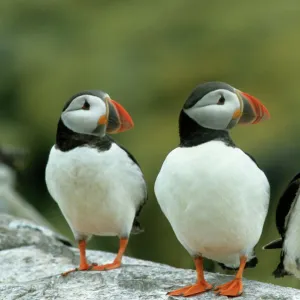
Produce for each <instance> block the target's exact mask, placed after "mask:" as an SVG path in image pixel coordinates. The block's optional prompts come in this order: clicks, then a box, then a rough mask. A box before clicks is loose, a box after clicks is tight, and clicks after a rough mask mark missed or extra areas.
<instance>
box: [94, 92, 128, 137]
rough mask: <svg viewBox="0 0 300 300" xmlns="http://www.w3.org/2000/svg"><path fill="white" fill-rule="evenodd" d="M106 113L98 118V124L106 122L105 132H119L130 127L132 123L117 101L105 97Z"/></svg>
mask: <svg viewBox="0 0 300 300" xmlns="http://www.w3.org/2000/svg"><path fill="white" fill-rule="evenodd" d="M105 103H106V115H103V116H101V117H100V118H99V120H98V124H99V125H104V124H106V132H107V133H110V134H111V133H119V132H123V131H126V130H129V129H132V128H133V126H134V124H133V121H132V118H131V117H130V115H129V113H128V112H127V111H126V109H125V108H124V107H123V106H122V105H121V104H119V103H118V102H117V101H114V100H112V99H110V98H109V97H106V98H105Z"/></svg>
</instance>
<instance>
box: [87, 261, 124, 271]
mask: <svg viewBox="0 0 300 300" xmlns="http://www.w3.org/2000/svg"><path fill="white" fill-rule="evenodd" d="M120 266H121V262H113V263H110V264H105V265H93V266H92V268H91V271H108V270H113V269H117V268H119V267H120Z"/></svg>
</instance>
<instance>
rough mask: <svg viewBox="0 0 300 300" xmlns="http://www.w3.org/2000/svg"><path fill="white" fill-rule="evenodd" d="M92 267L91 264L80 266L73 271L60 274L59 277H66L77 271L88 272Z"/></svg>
mask: <svg viewBox="0 0 300 300" xmlns="http://www.w3.org/2000/svg"><path fill="white" fill-rule="evenodd" d="M94 265H95V264H91V265H89V264H85V265H81V266H79V268H75V269H72V270H69V271H66V272H64V273H62V274H61V275H62V276H67V275H69V274H70V273H73V272H77V271H89V270H91V269H92V268H93V266H94Z"/></svg>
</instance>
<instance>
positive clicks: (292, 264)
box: [283, 195, 300, 279]
mask: <svg viewBox="0 0 300 300" xmlns="http://www.w3.org/2000/svg"><path fill="white" fill-rule="evenodd" d="M299 197H300V195H298V199H297V200H296V203H295V206H294V207H293V208H291V209H292V212H291V216H290V220H289V223H288V228H287V231H286V234H285V239H284V243H283V250H284V253H285V255H284V261H283V264H284V268H285V270H286V271H288V272H290V273H291V274H293V275H295V276H296V277H297V278H299V279H300V201H299Z"/></svg>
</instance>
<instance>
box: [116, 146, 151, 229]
mask: <svg viewBox="0 0 300 300" xmlns="http://www.w3.org/2000/svg"><path fill="white" fill-rule="evenodd" d="M118 146H119V147H120V148H121V149H123V150H124V151H125V152H126V153H127V155H128V156H129V158H130V159H131V160H132V161H133V162H134V163H135V164H136V165H137V166H138V167H139V168H140V170H141V173H142V174H143V172H142V169H141V167H140V165H139V163H138V162H137V160H136V159H135V157H134V156H133V155H132V154H131V153H130V152H129V151H128V150H127V149H126V148H124V147H123V146H121V145H119V144H118ZM147 200H148V192H147V185H146V182H145V185H144V197H143V199H141V202H140V205H139V207H138V208H137V210H136V214H135V217H134V221H133V225H132V230H131V233H132V234H138V233H141V232H143V231H144V230H143V228H142V227H141V224H140V222H139V220H138V218H139V216H140V214H141V211H142V209H143V207H144V205H145V204H146V202H147Z"/></svg>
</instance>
